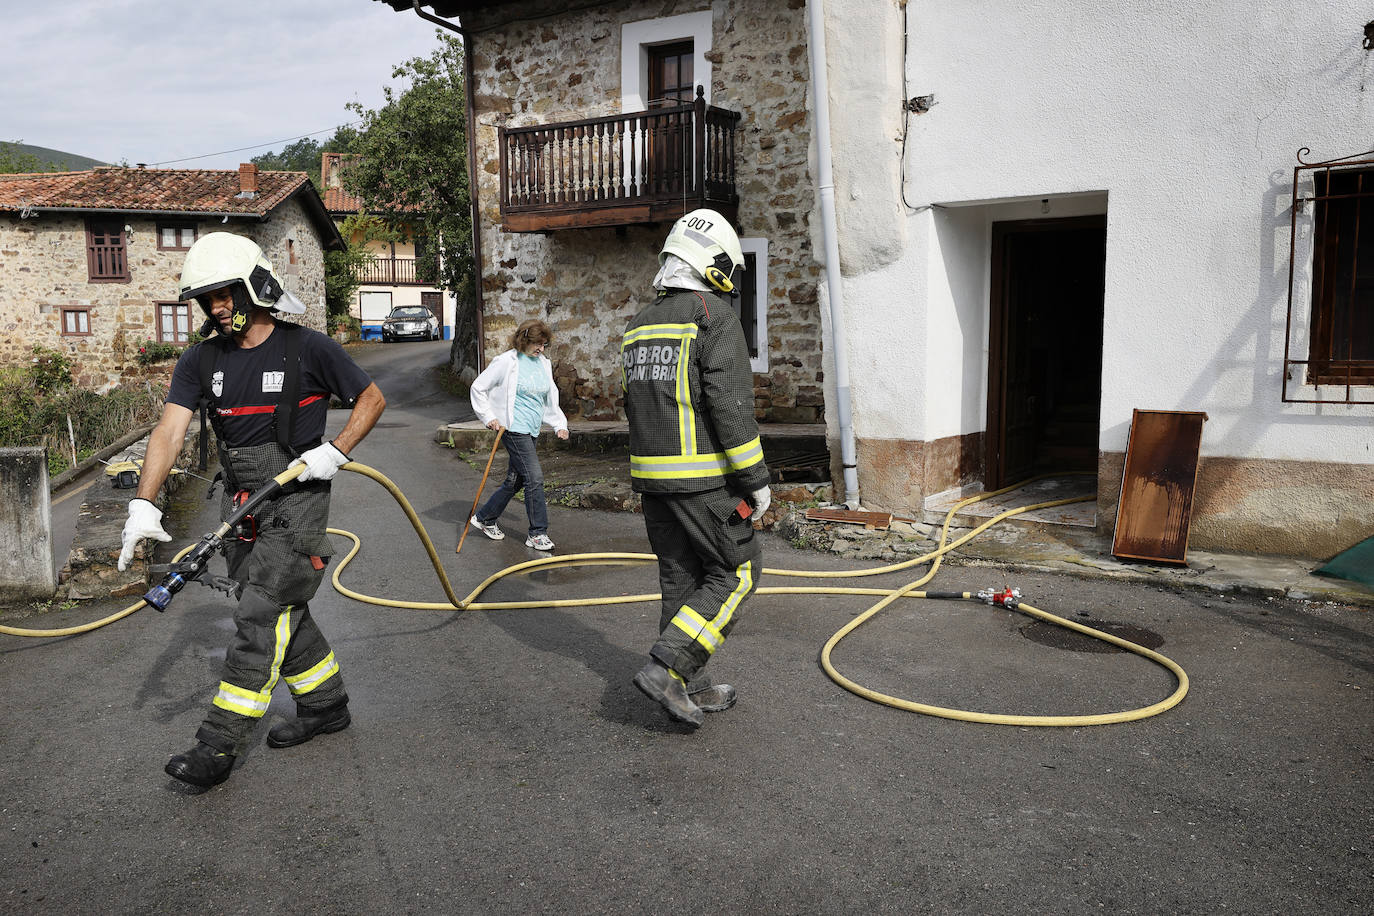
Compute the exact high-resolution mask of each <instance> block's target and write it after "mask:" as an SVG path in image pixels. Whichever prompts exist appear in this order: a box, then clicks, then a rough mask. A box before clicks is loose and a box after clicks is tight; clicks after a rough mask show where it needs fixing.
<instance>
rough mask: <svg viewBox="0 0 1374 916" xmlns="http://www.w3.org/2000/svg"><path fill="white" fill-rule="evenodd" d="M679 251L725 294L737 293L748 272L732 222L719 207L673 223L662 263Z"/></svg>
mask: <svg viewBox="0 0 1374 916" xmlns="http://www.w3.org/2000/svg"><path fill="white" fill-rule="evenodd" d="M670 254H675V255H677V256H678V257H679V258H682V260H684V261H686V262H687V263H688V264H690V265H691V266H692V269H693V270H695V271H696V272H697V273H698V274H700V275H701V278H702V279H703V280H705V281H706V282H707V283H708V284H710V285H711V286H712V287H714V288H715V289H718V290H720V291H721V292H722V293H733V292H735V287H736V286H737V285H738V284H739V281H740V275H741V274H742V273H743V272H744V251H743V250H742V249H741V248H740V244H739V236H738V235H736V234H735V229H734V227H733V226H731V225H730V221H729V220H727V219H726V218H725V217H723V216H721V215H720V214H719V213H717V212H716V211H715V210H706V209H701V210H693V211H692V212H691V213H688V214H686V215H685V216H682V217H681V218H679V219H678V221H677V222H675V223H673V228H672V231H671V232H669V233H668V238H667V240H666V241H664V243H663V249H662V250H661V251H660V252H659V253H658V263H659V264H662V263H663V259H664V257H665V256H667V255H670Z"/></svg>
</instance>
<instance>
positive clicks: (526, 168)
mask: <svg viewBox="0 0 1374 916" xmlns="http://www.w3.org/2000/svg"><path fill="white" fill-rule="evenodd" d="M739 121H740V115H739V113H738V112H734V111H727V110H726V109H724V108H716V107H713V106H710V105H707V104H706V100H705V98H704V96H703V92H702V89H701V87H700V86H698V87H697V97H696V101H695V102H688V103H685V104H682V105H675V106H673V107H671V108H655V109H653V110H650V111H637V112H630V113H628V114H620V115H610V116H607V117H601V118H591V119H589V120H585V121H566V122H562V123H558V124H542V125H537V126H532V127H509V128H502V129H501V131H500V146H501V217H502V223H503V225H504V228H505V229H506V230H507V231H509V232H540V231H546V230H550V229H568V228H577V227H587V226H624V225H631V224H635V223H647V222H659V221H661V220H664V219H676V218H677V217H678V216H681V215H682V214H683V213H685V212H687V211H689V210H694V209H696V208H698V207H710V208H712V209H715V210H719V211H720V212H721V213H722V214H724V215H725V216H726V217H729V218H731V219H734V218H735V215H736V212H737V211H738V209H739V194H738V192H737V191H736V188H735V131H736V129H737V127H738V124H739Z"/></svg>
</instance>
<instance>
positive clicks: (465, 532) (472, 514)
mask: <svg viewBox="0 0 1374 916" xmlns="http://www.w3.org/2000/svg"><path fill="white" fill-rule="evenodd" d="M505 434H506V428H505V427H504V426H503V427H501V428H500V429H498V430H497V431H496V441H495V442H493V443H492V444H491V454H490V455H489V456H488V457H487V469H486V470H485V471H483V472H482V482H481V483H479V484H478V485H477V495H476V496H474V497H473V498H472V511H471V512H469V513H468V519H469V521H466V522H464V523H463V533H462V534H461V535H460V536H459V537H458V546H457V547H456V548H455V549H454V551H453V552H454V553H462V552H463V541H465V540H467V536H468V529H469V528H471V527H472V523H471V519H473V518H475V517H476V516H477V503H478V501H479V500H480V499H481V498H482V488H483V487H485V486H486V485H487V475H488V474H490V473H491V462H492V460H493V459H495V458H496V448H497V446H499V445H500V444H501V437H502V436H504V435H505Z"/></svg>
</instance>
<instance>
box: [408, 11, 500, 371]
mask: <svg viewBox="0 0 1374 916" xmlns="http://www.w3.org/2000/svg"><path fill="white" fill-rule="evenodd" d="M410 5H411V9H413V10H415V15H417V16H419V17H420V18H421V19H423V20H425V21H426V22H432V23H434V24H435V25H438V26H442V27H443V28H446V29H448V30H449V31H450V32H457V33H458V36H459V37H460V38H462V39H463V103H464V105H465V106H466V108H467V135H468V138H467V139H468V203H469V205H470V206H471V207H472V258H473V261H474V262H475V264H474V270H475V271H476V276H475V277H474V278H473V281H474V282H473V284H472V287H473V289H472V291H473V295H475V296H476V297H477V371H478V372H481V371H482V370H483V369H485V368H486V367H487V335H486V331H485V328H484V323H483V321H482V316H483V314H484V313H485V312H486V303H485V302H484V300H483V298H482V214H481V210H480V208H479V207H478V202H477V170H476V163H477V111H476V109H475V108H474V107H473V104H472V87H473V80H472V36H471V35H469V34H468V32H467V30H465V29H464V28H463V26H462V23H456V24H455V23H452V22H449V21H448V20H447V19H442V18H440V17H438V16H433V15H430V14H429V13H426V12H425V11H424V10H422V9H420V0H410ZM456 317H457V316H455V318H456Z"/></svg>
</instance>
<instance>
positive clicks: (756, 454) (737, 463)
mask: <svg viewBox="0 0 1374 916" xmlns="http://www.w3.org/2000/svg"><path fill="white" fill-rule="evenodd" d="M725 459H726V460H727V461H729V462H730V467H732V468H734V469H735V470H736V471H742V470H744V469H745V468H748V467H753V466H754V465H756V464H758V463H759V462H760V461H762V460H763V442H761V441H760V440H759V437H758V436H755V437H754V438H753V439H750V440H749V441H748V442H746V443H744V444H743V445H737V446H735V447H734V448H727V449H726V450H725Z"/></svg>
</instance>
